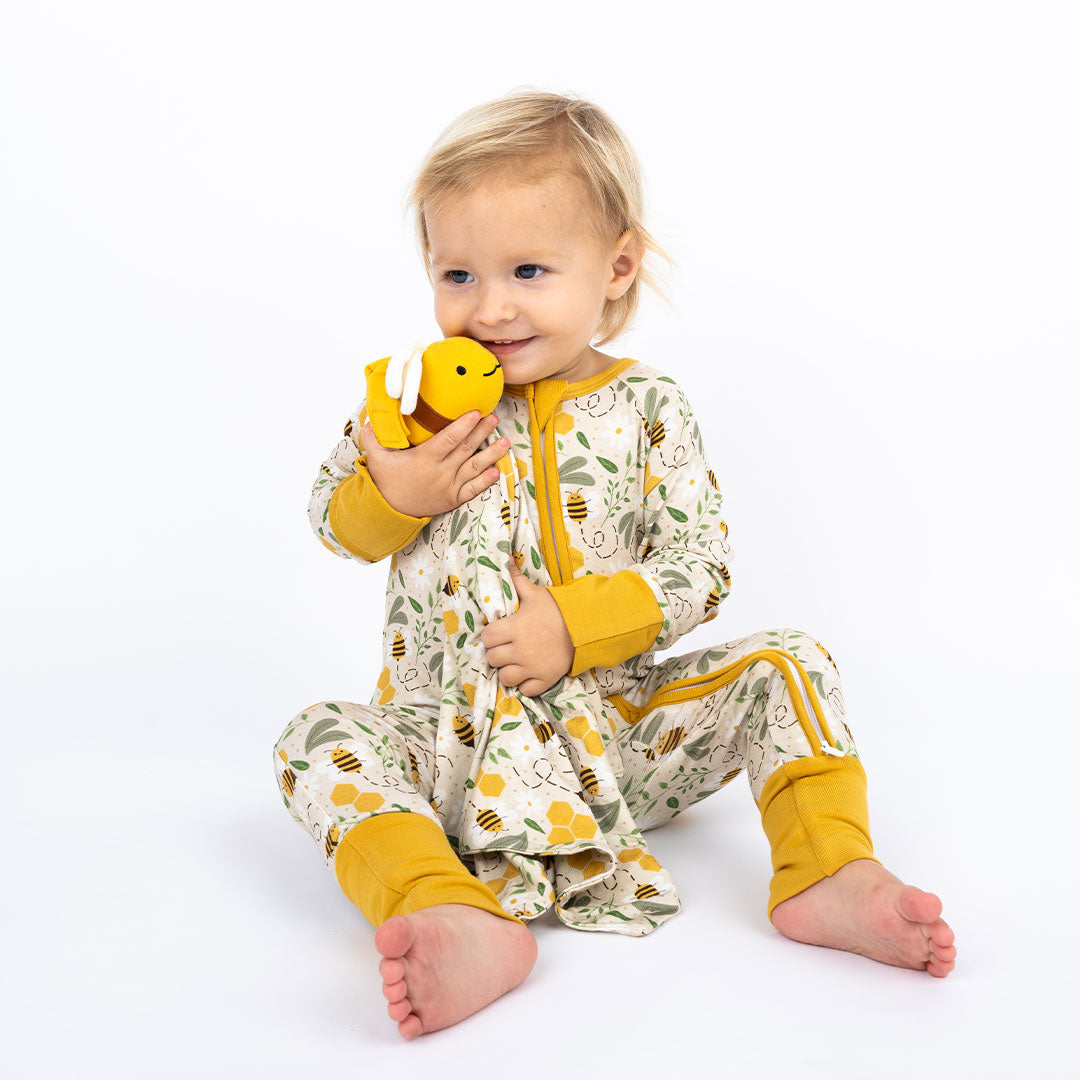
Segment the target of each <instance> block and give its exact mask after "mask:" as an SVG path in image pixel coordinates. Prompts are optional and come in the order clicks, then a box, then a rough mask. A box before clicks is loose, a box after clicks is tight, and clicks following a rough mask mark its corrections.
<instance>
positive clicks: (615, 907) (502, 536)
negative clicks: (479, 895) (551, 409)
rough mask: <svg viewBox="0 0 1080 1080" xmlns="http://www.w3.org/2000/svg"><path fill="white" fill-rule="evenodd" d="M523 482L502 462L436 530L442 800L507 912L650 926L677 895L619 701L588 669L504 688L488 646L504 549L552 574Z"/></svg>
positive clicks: (525, 566) (503, 579)
mask: <svg viewBox="0 0 1080 1080" xmlns="http://www.w3.org/2000/svg"><path fill="white" fill-rule="evenodd" d="M498 435H499V433H498V432H497V431H496V432H495V433H494V434H493V435H492V438H497V437H498ZM510 460H513V459H512V458H511V459H510ZM521 490H522V484H521V483H520V481H519V480H518V479H517V478H516V477H515V475H514V474H513V473H512V472H503V473H502V476H501V478H500V481H499V483H498V484H496V485H494V486H492V487H490V488H488V489H487V490H486V491H484V492H483V493H482V494H480V495H478V496H477V497H476V498H475V499H473V500H472V501H471V502H469V503H468V504H467V505H466V506H464V507H460V508H459V509H457V510H456V511H454V512H453V513H451V514H447V515H445V523H444V525H443V526H442V528H441V529H440V530H438V532H441V533H442V535H441V536H440V535H433V536H432V537H431V542H433V543H436V544H438V545H439V546H440V547H441V548H442V549H443V550H442V562H443V565H444V566H445V571H446V577H445V583H444V585H443V587H442V590H441V593H440V595H441V597H442V601H443V612H442V620H443V630H444V633H445V639H446V640H445V643H444V650H443V662H442V704H441V708H440V712H439V720H438V737H437V742H436V758H435V780H434V799H433V807H434V808H435V810H436V813H437V815H438V817H439V820H440V823H441V824H442V825H443V828H444V829H445V831H446V832H447V834H448V835H450V836H452V837H456V838H457V847H458V854H459V856H460V857H461V858H462V859H463V861H465V862H466V863H467V864H468V863H469V862H470V861H471V862H472V864H473V865H472V869H473V872H474V873H475V874H476V876H477V877H478V878H479V879H480V880H481V881H485V882H487V883H488V884H491V885H496V886H497V891H498V892H499V899H500V903H502V905H503V906H504V907H505V908H506V910H508V911H512V912H513V913H514V914H516V915H519V916H523V917H525V918H530V917H535V916H536V915H539V914H541V913H542V912H544V911H545V910H547V909H548V908H549V907H550V906H551V905H552V904H554V905H555V910H556V914H557V917H558V918H559V919H560V920H561V921H562V922H564V923H566V924H567V925H569V926H572V927H574V928H576V929H579V930H606V931H615V932H617V933H621V934H628V935H632V936H640V935H644V934H648V933H650V932H651V931H652V930H654V929H656V928H657V927H658V926H659V925H660V924H661V923H663V922H665V921H666V920H667V919H670V918H671V917H672V916H674V915H676V914H677V913H678V912H679V910H680V903H679V899H678V896H677V894H676V892H675V887H674V884H673V883H672V881H671V877H670V875H669V874H668V872H667V870H665V869H664V868H663V867H662V866H661V865H660V863H659V862H658V861H657V860H656V859H655V858H654V857H653V856H652V855H651V854H650V853H649V850H648V847H647V845H646V843H645V840H644V837H643V836H642V833H641V831H640V830H639V829H638V828H637V826H636V825H635V823H634V820H633V818H632V816H631V814H630V811H629V809H628V807H627V805H626V803H625V801H624V800H623V797H622V795H621V794H620V791H619V777H620V776H621V774H622V763H621V760H620V756H619V751H618V746H617V744H616V741H615V739H614V737H613V736H614V731H615V719H614V717H615V714H614V711H613V710H612V709H611V708H610V707H609V706H605V704H604V702H603V700H602V699H601V697H600V694H599V692H598V690H597V687H596V682H595V680H594V679H593V676H592V674H591V673H588V672H586V673H585V674H583V675H579V676H566V677H565V678H563V679H562V680H561V681H560V682H558V683H556V684H555V685H554V686H553V687H552V688H551V689H550V690H548V691H547V692H546V693H544V694H543V695H542V696H540V697H535V698H530V697H525V696H522V695H520V694H519V693H518V692H517V691H516V690H515V689H512V688H505V687H503V686H501V684H500V683H499V682H498V678H497V675H496V672H495V671H494V669H492V668H491V667H490V666H489V665H488V663H487V660H486V658H485V650H484V647H483V645H482V643H481V642H480V633H481V631H482V629H483V627H484V626H485V625H486V624H487V623H488V622H491V621H494V620H495V619H499V618H502V617H504V616H506V615H510V614H512V613H513V611H514V608H515V605H516V599H517V598H516V596H515V594H514V589H513V583H512V577H511V574H510V571H509V569H508V568H507V561H508V560H509V559H511V558H512V559H514V560H515V561H516V562H517V564H518V566H519V568H520V569H522V571H523V572H524V573H525V574H526V576H528V577H530V579H531V580H534V581H536V583H537V584H547V582H546V580H544V570H543V569H542V568H543V561H542V559H541V556H540V545H539V541H538V538H537V536H536V532H535V529H534V528H533V526H532V524H531V522H530V521H529V520H528V519H527V517H526V515H525V514H524V513H523V511H522V504H521V500H520V499H519V497H518V493H519V492H521ZM507 879H509V880H507Z"/></svg>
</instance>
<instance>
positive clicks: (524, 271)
mask: <svg viewBox="0 0 1080 1080" xmlns="http://www.w3.org/2000/svg"><path fill="white" fill-rule="evenodd" d="M543 272H544V268H543V267H542V266H537V265H536V263H524V264H523V265H522V266H519V267H518V268H517V274H518V276H519V277H522V278H524V279H525V280H526V281H532V280H533V279H534V278H538V277H539V276H540V275H541V274H542V273H543Z"/></svg>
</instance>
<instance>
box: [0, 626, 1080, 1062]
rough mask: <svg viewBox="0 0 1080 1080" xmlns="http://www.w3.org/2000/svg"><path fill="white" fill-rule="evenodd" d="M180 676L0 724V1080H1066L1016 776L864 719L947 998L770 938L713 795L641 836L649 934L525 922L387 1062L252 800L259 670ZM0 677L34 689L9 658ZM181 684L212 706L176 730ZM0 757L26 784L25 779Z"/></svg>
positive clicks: (730, 815) (744, 826) (883, 970)
mask: <svg viewBox="0 0 1080 1080" xmlns="http://www.w3.org/2000/svg"><path fill="white" fill-rule="evenodd" d="M131 649H132V651H133V652H134V653H138V646H136V645H132V646H131ZM88 651H91V652H92V651H93V650H92V649H91V650H88ZM170 651H171V650H170ZM190 659H191V661H192V662H193V663H194V664H196V665H197V666H200V667H201V669H202V670H203V672H204V677H203V681H202V682H200V683H199V684H198V685H195V684H192V683H190V682H188V681H186V680H185V678H184V675H185V667H186V664H185V663H180V662H178V660H177V657H176V656H169V655H160V656H159V657H158V660H157V663H156V665H155V661H154V659H153V658H152V657H151V656H150V655H143V656H142V657H141V661H142V662H141V664H140V665H139V666H138V667H137V668H134V669H128V670H127V671H126V672H122V673H118V674H117V675H115V676H113V679H112V680H110V679H109V677H107V676H106V675H105V674H104V669H105V664H104V663H103V662H102V661H101V659H100V658H95V659H94V660H93V661H92V662H90V663H87V664H85V665H83V666H80V665H78V664H76V665H75V671H74V672H72V673H69V674H68V675H65V676H64V677H62V678H59V679H57V680H56V682H55V684H54V685H52V686H48V685H47V684H46V685H44V686H43V688H42V689H41V690H40V691H37V692H35V693H34V695H33V696H32V697H29V696H28V697H27V698H25V699H23V700H22V701H21V702H19V703H17V704H18V715H22V716H25V717H26V718H27V721H26V723H25V724H22V725H20V726H19V728H18V733H17V737H16V738H15V739H14V740H13V742H12V744H11V745H10V746H9V747H8V750H9V753H10V754H11V755H12V757H11V758H9V769H8V774H7V798H6V800H5V801H6V815H7V818H6V820H5V824H4V829H5V836H4V840H5V844H4V847H5V851H6V852H7V853H8V854H7V856H6V861H7V865H8V866H10V867H15V868H16V870H15V873H14V875H13V876H12V877H9V878H8V881H7V884H6V886H5V889H4V891H3V899H2V905H3V906H2V924H3V927H4V936H5V944H4V972H5V978H4V979H3V981H2V984H0V995H2V999H3V1009H2V1016H3V1020H4V1028H5V1034H4V1059H5V1063H6V1066H10V1069H9V1068H8V1067H6V1068H5V1074H6V1075H8V1076H12V1077H19V1078H21V1077H66V1076H72V1075H77V1076H112V1077H188V1076H208V1077H218V1076H234V1075H240V1076H246V1075H256V1074H258V1075H262V1076H296V1075H310V1076H319V1077H326V1078H329V1077H336V1076H342V1077H345V1076H355V1075H357V1074H358V1072H359V1071H360V1070H363V1071H364V1073H365V1074H367V1075H370V1072H369V1070H371V1069H380V1070H381V1069H387V1070H390V1069H401V1070H404V1071H403V1073H402V1075H404V1076H421V1075H427V1074H428V1073H430V1072H435V1071H437V1074H438V1075H439V1076H440V1077H456V1076H462V1077H464V1076H474V1075H475V1074H476V1072H477V1070H478V1069H480V1070H482V1071H485V1072H487V1073H489V1074H490V1075H501V1074H503V1073H505V1072H506V1071H507V1070H511V1069H515V1068H518V1067H521V1068H524V1069H526V1070H527V1071H526V1075H535V1074H536V1073H537V1072H538V1071H539V1070H540V1069H541V1068H546V1067H548V1066H550V1067H552V1068H563V1067H568V1066H569V1067H572V1068H580V1069H582V1070H585V1069H591V1068H603V1069H604V1070H605V1071H606V1070H627V1071H630V1072H632V1073H633V1074H635V1075H654V1074H662V1073H663V1074H669V1073H671V1072H672V1071H674V1073H675V1075H679V1076H683V1075H687V1076H688V1075H692V1074H695V1073H696V1072H697V1071H698V1070H699V1069H708V1070H710V1075H711V1074H712V1072H713V1070H715V1071H716V1072H717V1073H722V1072H724V1071H726V1070H731V1071H733V1072H734V1071H736V1070H750V1069H752V1070H753V1071H754V1075H757V1076H763V1077H771V1076H776V1077H781V1076H784V1077H788V1076H791V1075H792V1072H791V1066H792V1064H793V1063H794V1064H795V1065H797V1066H798V1067H799V1071H797V1072H796V1073H795V1075H807V1076H812V1075H817V1074H819V1073H820V1074H822V1075H825V1074H828V1075H831V1076H835V1077H847V1076H851V1077H864V1076H907V1075H909V1074H910V1073H912V1072H917V1073H918V1074H919V1075H928V1076H941V1077H945V1076H954V1075H980V1076H1015V1075H1020V1074H1021V1073H1022V1074H1023V1075H1029V1076H1030V1075H1039V1076H1064V1075H1067V1074H1071V1069H1072V1066H1073V1062H1072V1058H1071V1042H1072V1039H1071V1036H1070V1034H1069V1032H1070V1026H1069V1025H1070V1019H1071V1016H1072V1013H1073V1011H1074V1010H1073V1007H1072V1006H1073V1004H1074V999H1073V996H1072V994H1071V991H1069V990H1068V983H1067V982H1064V981H1063V980H1066V979H1068V978H1070V977H1071V973H1072V970H1074V967H1075V965H1074V964H1072V963H1071V961H1074V960H1075V958H1076V956H1077V955H1078V953H1077V939H1076V929H1075V922H1074V921H1073V920H1070V919H1067V917H1066V918H1062V913H1063V912H1067V911H1068V909H1069V907H1070V906H1071V902H1072V897H1073V896H1074V895H1075V877H1074V876H1073V877H1072V878H1071V879H1067V878H1068V875H1069V874H1072V871H1071V870H1069V869H1068V868H1066V867H1063V864H1064V862H1065V859H1061V858H1059V856H1061V855H1062V854H1064V855H1065V856H1067V854H1068V852H1067V850H1066V851H1064V852H1062V851H1060V850H1058V849H1057V848H1055V847H1054V833H1053V831H1048V830H1047V828H1046V826H1047V824H1049V826H1050V829H1051V830H1053V829H1054V828H1055V825H1054V819H1053V801H1054V800H1053V799H1052V798H1044V799H1043V800H1042V801H1041V802H1040V798H1039V796H1038V794H1037V793H1035V792H1034V791H1033V790H1028V791H1027V793H1026V794H1025V793H1024V792H1025V787H1024V785H1023V781H1022V779H1021V781H1020V782H1019V784H1015V783H1014V793H1013V795H1012V797H1011V798H1010V800H1009V801H1008V803H1004V802H999V804H998V805H997V806H995V804H994V799H995V796H996V795H999V794H1000V791H999V787H1000V785H999V784H998V783H997V782H994V783H987V781H986V776H985V775H984V773H983V769H984V768H989V767H990V766H991V765H992V764H993V756H994V755H993V753H991V752H987V751H985V750H982V751H980V750H979V749H978V748H977V747H974V748H973V749H972V751H971V753H970V754H968V755H967V756H966V758H964V752H963V750H962V749H961V748H960V747H958V746H956V745H955V739H954V738H953V737H951V736H948V735H946V736H945V737H944V740H943V745H942V747H941V751H940V752H941V757H940V758H935V757H931V756H930V753H929V752H928V751H926V750H925V749H923V748H920V747H918V746H915V745H913V744H909V745H908V746H907V747H904V746H903V745H901V746H900V747H899V748H898V749H897V750H895V751H893V752H891V753H890V754H886V751H885V743H886V742H887V741H888V732H887V730H886V728H885V725H884V724H883V723H878V722H876V721H874V722H870V721H868V723H867V724H865V725H864V731H863V738H862V740H861V742H862V749H863V756H864V760H865V761H866V762H867V764H868V767H869V769H870V774H871V785H872V786H871V811H872V818H873V822H874V833H875V840H876V844H877V850H878V853H879V854H880V855H881V856H882V857H883V858H884V859H885V860H886V861H887V862H888V863H889V865H890V866H892V867H893V868H894V869H895V870H896V871H897V872H899V873H900V875H901V876H903V877H905V878H906V879H908V880H911V881H913V882H914V883H917V884H922V885H924V886H926V887H929V888H933V889H934V890H936V891H937V892H938V893H939V894H940V895H941V896H942V897H943V899H944V900H945V902H946V915H947V917H948V918H949V919H950V921H951V923H952V925H953V926H954V928H955V929H956V932H957V938H958V943H959V950H960V954H959V963H958V967H957V969H956V971H955V972H954V973H953V974H952V975H951V976H950V977H949V978H948V979H946V980H943V981H941V980H936V979H933V978H931V977H929V976H927V975H925V974H922V973H916V972H912V971H904V970H898V969H893V968H888V967H884V966H880V965H877V964H873V963H870V962H869V961H866V960H863V959H861V958H859V957H856V956H852V955H847V954H841V953H836V952H832V951H828V950H823V949H817V948H811V947H807V946H802V945H798V944H795V943H792V942H789V941H787V940H785V939H784V938H782V937H781V936H780V935H779V934H778V933H776V932H775V931H774V930H773V929H772V928H771V927H770V925H769V924H768V922H767V921H766V918H765V912H764V903H765V890H766V885H767V881H768V872H769V869H768V855H767V848H766V844H765V841H764V837H763V835H761V833H760V826H759V825H758V822H757V818H756V812H755V810H754V807H753V804H752V801H751V799H750V797H749V794H748V792H746V791H745V789H742V787H741V784H739V785H733V786H732V787H731V788H728V789H726V791H725V792H724V793H722V795H721V796H720V797H718V798H715V799H714V800H712V801H711V802H706V803H703V804H701V805H700V806H699V807H696V808H695V809H694V811H693V812H692V813H688V814H687V815H685V816H683V817H681V818H679V819H677V820H676V821H675V822H673V823H672V824H671V825H669V826H667V827H665V828H664V829H662V830H656V831H654V832H652V833H650V836H649V839H650V844H651V845H652V846H653V848H654V850H655V851H656V852H657V854H658V855H659V857H660V858H661V859H662V860H663V861H664V862H665V864H666V865H668V866H669V867H670V868H671V869H672V872H673V874H674V876H675V879H676V882H677V884H678V886H679V889H680V892H681V895H682V897H683V902H684V911H683V912H682V914H680V915H679V917H678V918H677V919H675V920H673V921H672V922H671V923H670V924H669V925H667V926H665V927H664V928H663V929H661V930H660V931H659V932H657V933H656V934H654V935H652V936H650V937H648V938H644V939H625V938H619V937H616V936H613V935H601V934H582V933H577V932H574V931H571V930H568V929H566V928H564V927H562V926H561V925H560V924H558V923H557V922H555V921H554V920H553V919H552V918H550V917H548V918H545V919H543V920H541V921H540V922H539V923H534V924H533V926H534V928H535V931H536V933H537V937H538V939H539V943H540V958H539V961H538V964H537V967H536V969H535V971H534V972H533V974H532V975H531V977H530V978H529V979H528V980H527V981H526V982H525V983H524V984H523V985H522V986H521V987H520V988H519V989H518V990H516V991H514V992H513V993H512V994H510V995H508V996H507V997H505V998H504V999H502V1000H500V1001H499V1002H497V1003H496V1004H495V1005H494V1006H492V1007H491V1008H489V1009H487V1010H486V1011H484V1012H483V1013H481V1014H479V1015H477V1016H475V1017H473V1018H472V1019H470V1020H468V1021H466V1022H465V1023H463V1024H461V1025H459V1026H458V1027H456V1028H453V1029H449V1030H447V1031H445V1032H442V1033H437V1034H434V1035H432V1036H428V1037H424V1038H422V1039H420V1040H419V1041H417V1042H414V1043H410V1044H405V1043H404V1042H403V1041H402V1040H400V1038H399V1037H398V1035H397V1034H396V1030H395V1025H394V1024H393V1023H392V1022H391V1021H390V1020H389V1019H388V1018H387V1016H386V1015H385V1002H384V1001H383V999H382V998H381V996H380V989H379V981H378V979H377V977H376V964H377V954H376V953H375V950H374V946H373V942H372V931H371V929H370V928H369V927H368V925H367V924H366V923H365V922H364V920H363V918H362V917H361V916H360V914H359V913H358V912H357V911H356V910H355V909H353V908H352V907H351V906H350V905H349V904H348V903H347V902H346V901H345V900H344V898H343V897H341V895H340V894H339V893H338V892H337V888H336V885H335V883H334V882H333V880H332V878H331V877H330V876H329V875H328V874H327V873H326V872H325V870H324V869H323V867H322V865H321V862H320V860H319V859H318V857H317V855H316V853H315V851H314V850H313V849H312V846H311V843H310V841H309V840H308V838H307V837H306V836H305V834H304V833H303V832H302V831H301V830H300V829H299V828H297V827H296V826H295V825H293V823H292V822H291V821H290V820H289V818H288V816H287V815H286V813H285V811H284V809H283V808H282V807H281V805H280V802H279V799H278V796H277V793H276V791H275V788H274V783H273V779H272V770H271V765H270V756H271V755H270V747H271V744H272V742H273V739H274V737H275V735H276V728H277V727H279V726H281V725H280V724H279V723H278V722H277V721H279V720H281V708H280V704H281V702H280V693H281V689H280V685H279V683H280V681H281V678H279V679H275V678H274V677H273V676H272V675H271V674H269V673H268V674H267V675H266V680H265V685H264V686H263V687H262V688H261V689H259V688H256V689H254V690H251V689H250V687H249V686H246V685H243V684H242V680H240V679H237V678H235V677H233V678H231V679H230V678H228V672H229V670H230V669H231V670H233V671H235V672H237V673H239V674H240V675H245V674H247V675H254V674H255V673H256V669H257V667H258V663H257V662H256V661H255V659H254V658H253V657H251V656H246V657H245V656H244V655H243V654H242V653H235V652H234V653H231V654H230V653H228V651H227V650H224V649H222V651H221V652H220V653H218V654H217V655H216V657H215V656H214V655H211V652H210V651H208V652H207V653H206V654H204V655H201V656H193V657H191V658H190ZM302 664H303V661H301V663H300V665H298V666H302ZM136 671H137V674H133V672H136ZM95 672H96V675H95ZM23 673H24V674H26V675H29V676H31V678H30V679H29V680H28V682H27V685H30V683H31V682H33V683H37V679H36V678H35V677H34V676H36V675H37V674H39V673H38V672H36V671H34V669H33V664H32V663H31V662H30V661H29V660H28V661H27V666H24V668H23ZM283 678H284V681H286V682H287V681H288V679H289V676H288V675H286V676H284V677H283ZM38 685H42V684H38ZM230 685H231V686H232V689H230ZM76 686H78V687H80V688H81V693H82V696H81V697H80V696H78V695H77V694H76V692H75V691H76ZM163 688H165V692H164V693H163ZM208 688H209V689H210V690H211V691H213V700H214V705H213V707H212V708H210V709H209V710H206V709H204V710H203V713H202V715H203V723H202V728H201V730H200V731H192V730H191V718H192V716H193V715H196V714H195V712H194V709H195V701H194V699H195V698H196V697H198V696H199V694H200V693H201V692H202V691H204V690H206V689H208ZM140 710H141V711H142V712H143V714H144V717H145V723H146V735H145V738H142V739H140V738H139V737H138V736H137V734H136V735H135V736H134V737H133V738H130V737H128V738H125V739H123V740H121V739H120V738H117V737H114V735H113V734H111V732H113V733H115V734H116V735H120V734H126V735H128V734H129V733H130V730H131V727H130V725H131V723H132V721H133V720H134V721H135V722H137V720H138V716H139V712H140ZM275 714H276V716H275ZM111 719H113V720H114V721H115V723H114V726H113V727H112V728H111V727H110V720H111ZM285 719H287V717H285ZM857 733H858V732H857ZM125 743H126V745H125ZM953 755H956V757H957V759H963V760H964V764H963V766H962V767H961V768H959V769H958V770H956V778H955V780H954V781H950V782H949V783H948V784H941V783H939V782H938V781H939V779H940V778H939V777H937V776H936V768H937V766H936V765H935V761H937V760H949V759H950V757H951V756H953ZM15 761H22V762H30V763H33V764H34V766H35V768H36V769H37V770H38V776H39V782H38V783H37V784H32V783H29V782H26V779H25V778H26V777H27V776H29V775H30V773H29V772H28V771H26V770H21V769H17V768H15V767H14V764H13V763H14V762H15ZM913 771H914V772H915V773H921V774H922V775H923V777H924V778H925V779H926V780H927V781H928V782H927V783H925V784H923V783H920V782H918V776H915V777H913V776H912V775H911V774H912V772H913ZM905 774H907V775H905ZM42 778H47V779H45V780H43V781H42ZM913 779H914V781H915V782H912V783H909V782H910V781H912V780H913ZM908 786H909V787H910V789H911V791H912V795H911V797H910V798H905V797H904V796H903V790H902V789H903V788H904V787H908ZM1062 801H1063V799H1062ZM1048 819H1049V820H1048ZM1057 835H1058V838H1059V839H1063V838H1064V836H1065V835H1066V834H1065V832H1064V831H1063V830H1059V831H1058V834H1057ZM1063 923H1064V925H1062V924H1063Z"/></svg>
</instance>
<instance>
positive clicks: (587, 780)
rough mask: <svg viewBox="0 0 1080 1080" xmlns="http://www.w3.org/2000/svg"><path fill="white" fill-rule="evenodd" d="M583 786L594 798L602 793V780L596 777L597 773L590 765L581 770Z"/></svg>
mask: <svg viewBox="0 0 1080 1080" xmlns="http://www.w3.org/2000/svg"><path fill="white" fill-rule="evenodd" d="M581 786H582V787H583V788H584V789H585V790H586V791H587V792H588V793H589V794H590V795H592V796H593V798H596V796H597V795H599V794H600V782H599V781H598V780H597V779H596V773H595V772H593V770H592V769H590V768H589V767H588V766H586V767H585V768H584V769H582V770H581Z"/></svg>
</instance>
